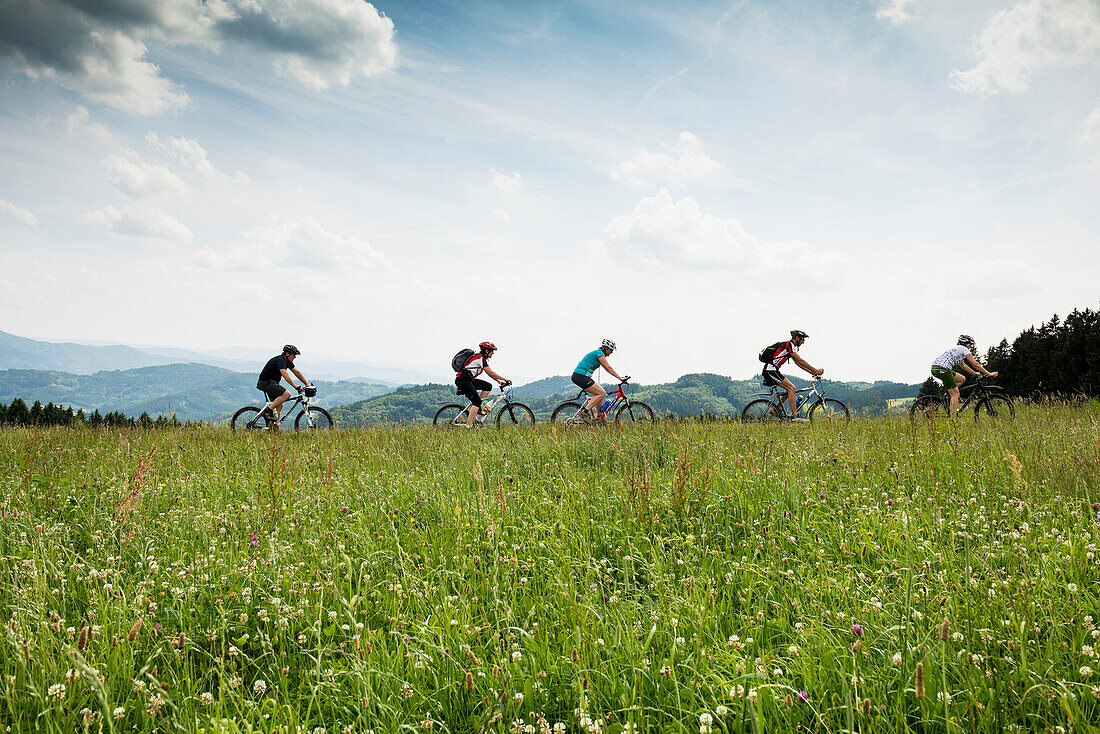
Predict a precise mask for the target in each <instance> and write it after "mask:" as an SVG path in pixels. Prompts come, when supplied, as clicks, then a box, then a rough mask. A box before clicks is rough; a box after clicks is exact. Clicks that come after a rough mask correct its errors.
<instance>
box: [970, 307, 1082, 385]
mask: <svg viewBox="0 0 1100 734" xmlns="http://www.w3.org/2000/svg"><path fill="white" fill-rule="evenodd" d="M983 364H984V365H985V367H986V369H988V370H989V371H991V372H993V371H997V372H1000V373H1001V374H1000V377H998V378H997V384H998V385H1000V386H1001V387H1003V388H1004V389H1005V390H1006V391H1007V392H1009V393H1011V394H1013V395H1018V396H1024V397H1031V396H1037V395H1055V396H1057V395H1063V396H1069V395H1088V396H1089V397H1093V398H1096V397H1100V311H1093V310H1092V309H1088V308H1086V309H1085V310H1084V311H1078V310H1076V309H1074V311H1073V313H1071V314H1069V315H1068V316H1067V317H1066V318H1065V319H1064V320H1063V319H1059V318H1058V316H1057V314H1055V315H1054V316H1053V317H1051V319H1050V321H1047V322H1046V323H1045V324H1043V325H1042V326H1040V327H1039V328H1035V327H1034V326H1033V327H1031V328H1030V329H1028V330H1026V331H1023V332H1021V333H1020V335H1019V336H1018V337H1016V338H1015V339H1014V340H1013V341H1012V343H1011V344H1009V343H1008V340H1007V339H1003V340H1001V343H1000V344H998V345H997V346H995V347H990V349H989V351H988V352H986V355H985V360H984V361H983Z"/></svg>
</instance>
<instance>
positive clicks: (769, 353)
mask: <svg viewBox="0 0 1100 734" xmlns="http://www.w3.org/2000/svg"><path fill="white" fill-rule="evenodd" d="M786 343H787V342H776V343H775V344H772V345H771V346H768V347H764V348H763V349H761V350H760V361H761V362H763V363H764V364H767V363H768V362H771V361H772V357H774V356H775V353H776V352H778V351H779V348H780V347H781V346H783V345H784V344H786Z"/></svg>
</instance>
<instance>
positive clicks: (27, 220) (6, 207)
mask: <svg viewBox="0 0 1100 734" xmlns="http://www.w3.org/2000/svg"><path fill="white" fill-rule="evenodd" d="M0 212H7V213H8V214H10V215H12V216H13V217H15V218H16V219H18V220H19V221H20V222H22V223H23V224H25V225H27V226H28V227H36V226H38V217H36V216H34V215H33V214H31V213H30V212H29V211H27V210H26V209H20V208H19V207H17V206H16V205H15V204H12V203H11V202H10V201H6V200H4V199H0Z"/></svg>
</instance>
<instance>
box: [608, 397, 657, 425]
mask: <svg viewBox="0 0 1100 734" xmlns="http://www.w3.org/2000/svg"><path fill="white" fill-rule="evenodd" d="M626 421H630V422H631V423H652V422H653V408H651V407H649V406H648V405H646V404H645V403H643V402H640V401H638V400H631V401H630V402H629V403H627V404H626V405H624V406H623V407H621V408H619V411H618V412H617V413H615V422H616V423H619V424H622V423H625V422H626Z"/></svg>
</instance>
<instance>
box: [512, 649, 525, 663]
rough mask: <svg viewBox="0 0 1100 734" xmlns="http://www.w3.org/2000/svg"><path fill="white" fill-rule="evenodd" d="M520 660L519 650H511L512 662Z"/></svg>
mask: <svg viewBox="0 0 1100 734" xmlns="http://www.w3.org/2000/svg"><path fill="white" fill-rule="evenodd" d="M520 660H523V653H522V652H520V651H519V650H513V651H512V662H513V663H518V662H519V661H520Z"/></svg>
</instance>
